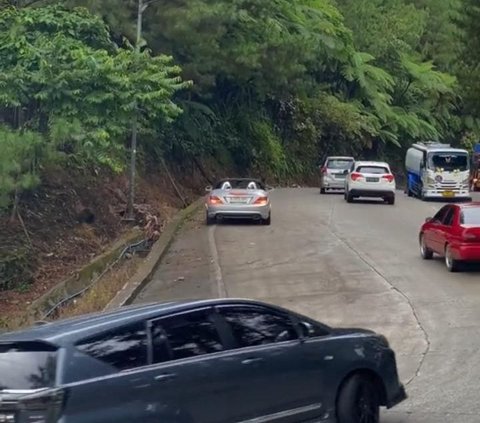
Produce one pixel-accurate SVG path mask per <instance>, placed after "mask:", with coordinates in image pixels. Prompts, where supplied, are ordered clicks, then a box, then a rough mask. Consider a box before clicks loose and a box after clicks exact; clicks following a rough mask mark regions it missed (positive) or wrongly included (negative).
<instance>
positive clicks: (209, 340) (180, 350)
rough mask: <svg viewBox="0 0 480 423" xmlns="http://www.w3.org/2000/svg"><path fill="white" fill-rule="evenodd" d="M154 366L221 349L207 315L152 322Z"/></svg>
mask: <svg viewBox="0 0 480 423" xmlns="http://www.w3.org/2000/svg"><path fill="white" fill-rule="evenodd" d="M152 341H153V354H154V355H153V356H154V361H155V362H157V363H158V362H162V361H166V360H169V359H173V360H179V359H182V358H188V357H194V356H198V355H204V354H211V353H215V352H219V351H222V350H223V349H224V348H223V345H222V342H221V340H220V336H219V334H218V332H217V329H216V327H215V324H214V323H213V321H212V320H211V318H210V317H209V313H208V312H207V311H198V312H193V313H185V314H180V315H176V316H172V317H167V318H164V319H161V320H157V321H155V322H152Z"/></svg>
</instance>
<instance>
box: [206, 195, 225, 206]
mask: <svg viewBox="0 0 480 423" xmlns="http://www.w3.org/2000/svg"><path fill="white" fill-rule="evenodd" d="M208 204H212V205H215V204H223V201H222V200H221V199H220V198H219V197H217V196H216V195H211V196H210V197H208Z"/></svg>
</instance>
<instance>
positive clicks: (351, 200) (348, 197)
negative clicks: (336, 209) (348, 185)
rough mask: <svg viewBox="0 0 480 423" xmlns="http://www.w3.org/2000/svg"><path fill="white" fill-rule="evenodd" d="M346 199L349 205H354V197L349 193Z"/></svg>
mask: <svg viewBox="0 0 480 423" xmlns="http://www.w3.org/2000/svg"><path fill="white" fill-rule="evenodd" d="M345 198H346V200H347V203H353V195H352V194H350V193H349V192H347V194H346V196H345Z"/></svg>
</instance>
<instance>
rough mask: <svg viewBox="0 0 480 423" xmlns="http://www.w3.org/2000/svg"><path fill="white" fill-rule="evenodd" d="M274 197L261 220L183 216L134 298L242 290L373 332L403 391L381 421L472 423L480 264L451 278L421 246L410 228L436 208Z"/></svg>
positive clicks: (479, 374) (403, 201)
mask: <svg viewBox="0 0 480 423" xmlns="http://www.w3.org/2000/svg"><path fill="white" fill-rule="evenodd" d="M272 197H273V222H272V226H270V227H265V226H259V225H249V224H221V225H217V226H213V227H210V228H207V227H205V226H204V225H203V214H201V215H199V216H197V217H196V218H195V219H194V220H193V221H191V222H189V224H188V225H187V226H186V227H185V229H184V230H183V231H182V233H181V234H180V236H179V237H178V239H177V240H176V242H175V243H174V245H173V247H172V249H171V251H170V253H169V254H168V255H167V257H166V259H165V261H164V262H163V263H162V265H161V266H160V267H159V269H158V272H157V274H156V276H155V278H154V280H153V281H152V283H151V284H150V285H149V286H147V287H146V289H145V291H144V292H142V293H141V295H140V296H139V297H138V299H137V302H145V301H153V300H166V299H171V298H204V297H212V296H229V297H250V298H256V299H261V300H265V301H268V302H272V303H276V304H279V305H282V306H286V307H288V308H291V309H294V310H297V311H299V312H301V313H304V314H308V315H310V316H313V317H315V318H316V319H318V320H320V321H323V322H325V323H327V324H329V325H333V326H359V327H367V328H371V329H374V330H377V331H380V332H382V333H384V334H385V335H386V336H387V337H388V338H389V340H390V342H391V344H392V346H393V348H394V349H395V350H396V352H397V357H398V362H399V368H400V375H401V378H402V380H403V381H404V383H405V384H406V385H407V391H408V394H409V399H408V401H406V402H404V403H403V404H401V405H400V406H399V407H397V408H395V409H393V410H390V411H387V412H385V413H384V416H383V419H382V421H383V422H385V423H478V422H480V401H479V400H478V397H479V394H478V390H479V388H480V336H479V335H480V325H479V322H480V278H479V275H480V271H479V269H478V268H474V267H473V268H470V269H468V271H467V272H464V273H459V274H450V273H448V272H447V271H446V269H445V266H444V265H443V262H442V261H441V260H433V261H423V260H421V258H420V256H419V252H418V242H417V239H418V228H419V226H420V224H421V223H422V222H423V221H424V219H425V217H427V216H432V215H433V214H434V213H435V211H436V210H438V209H439V208H440V207H441V204H440V203H423V202H421V201H419V200H416V199H411V198H407V197H405V196H404V195H403V193H400V192H399V193H398V195H397V204H396V205H395V206H389V205H385V204H383V203H376V202H361V203H354V204H347V203H346V202H345V201H344V200H343V196H341V195H335V194H331V195H319V193H318V190H317V189H290V190H276V191H274V192H273V195H272Z"/></svg>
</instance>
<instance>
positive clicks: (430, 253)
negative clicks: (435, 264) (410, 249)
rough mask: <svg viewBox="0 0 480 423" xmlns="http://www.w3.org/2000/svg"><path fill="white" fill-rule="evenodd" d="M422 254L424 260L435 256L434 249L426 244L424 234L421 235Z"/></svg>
mask: <svg viewBox="0 0 480 423" xmlns="http://www.w3.org/2000/svg"><path fill="white" fill-rule="evenodd" d="M420 254H421V256H422V258H423V259H424V260H431V259H432V258H433V251H432V250H430V248H428V247H427V245H426V244H425V237H424V235H420Z"/></svg>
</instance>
